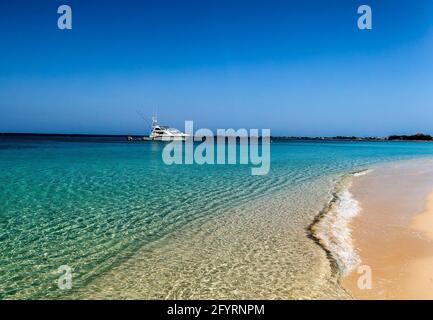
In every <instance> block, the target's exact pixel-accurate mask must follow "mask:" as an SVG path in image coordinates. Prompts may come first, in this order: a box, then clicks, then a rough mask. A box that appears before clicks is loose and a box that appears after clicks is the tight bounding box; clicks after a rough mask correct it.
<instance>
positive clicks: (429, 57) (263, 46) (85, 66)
mask: <svg viewBox="0 0 433 320" xmlns="http://www.w3.org/2000/svg"><path fill="white" fill-rule="evenodd" d="M61 4H68V5H70V6H71V7H72V18H73V22H72V23H73V29H72V30H59V29H58V28H57V19H58V17H59V15H58V14H57V7H58V6H59V5H61ZM361 4H368V5H370V6H371V8H372V11H373V29H372V30H362V31H361V30H359V29H358V28H357V19H358V16H359V15H358V13H357V8H358V6H359V5H361ZM155 108H157V110H158V117H159V120H160V121H161V122H162V123H164V124H168V125H171V126H175V127H178V128H179V129H182V128H183V121H184V120H194V121H195V126H196V127H206V128H210V129H213V130H214V129H216V128H230V127H233V128H241V127H242V128H271V133H272V134H273V135H277V134H278V135H337V134H344V135H352V134H353V135H387V134H393V133H398V134H400V133H401V134H404V133H415V132H426V133H433V1H431V0H416V1H409V0H408V1H398V0H393V1H392V0H380V1H373V0H362V1H352V0H341V1H332V0H331V1H329V0H327V1H324V0H322V1H312V0H303V1H289V0H286V1H270V0H266V1H265V0H248V1H247V0H244V1H236V0H231V1H228V0H227V1H226V0H198V1H193V0H178V1H168V0H143V1H138V0H137V1H132V0H123V1H100V0H86V1H84V0H82V1H78V0H62V1H56V0H35V1H8V2H6V1H1V2H0V132H47V133H107V134H145V133H148V132H147V130H148V128H147V125H146V123H145V122H144V121H142V120H141V119H140V117H139V115H138V114H137V110H139V111H140V112H141V113H143V114H145V115H148V116H151V115H152V112H153V109H155Z"/></svg>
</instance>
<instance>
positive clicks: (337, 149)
mask: <svg viewBox="0 0 433 320" xmlns="http://www.w3.org/2000/svg"><path fill="white" fill-rule="evenodd" d="M0 139H1V140H0V261H1V263H0V298H1V299H81V298H90V299H99V298H112V299H117V298H124V299H138V298H143V299H170V298H172V299H175V298H177V299H188V298H202V299H207V298H221V299H223V298H232V299H238V298H263V299H291V298H294V299H299V298H350V297H349V296H348V294H347V293H346V292H345V291H344V290H343V289H342V288H341V287H340V285H339V283H338V280H339V277H340V276H341V274H343V273H344V272H345V268H346V267H348V266H350V265H351V263H354V262H353V261H355V260H356V256H355V253H354V252H353V248H350V246H349V248H347V243H348V242H347V236H348V235H349V236H350V232H349V233H347V232H348V230H345V229H344V228H345V225H344V224H343V225H340V226H339V228H335V226H336V224H335V221H334V222H332V223H321V224H320V223H319V224H316V225H317V226H320V229H319V230H316V234H314V229H315V228H313V227H312V223H313V221H315V219H316V222H317V220H318V219H319V218H323V217H324V216H326V215H327V213H328V211H331V209H330V203H335V199H336V197H337V198H338V197H339V198H338V199H339V201H340V204H343V205H342V206H340V209H339V210H340V211H341V210H343V212H340V214H341V213H342V214H344V213H345V212H344V210H346V209H347V210H353V208H354V207H356V204H354V203H352V202H350V201H351V200H350V199H349V200H347V199H346V198H348V197H349V198H350V195H348V194H347V190H346V189H345V186H347V183H348V182H346V181H350V176H351V175H353V174H360V172H361V173H362V171H363V170H367V169H369V168H371V167H374V166H375V165H377V164H380V163H384V162H388V161H396V160H402V159H410V158H421V157H428V156H431V155H432V154H433V144H432V143H427V142H366V141H358V142H356V141H346V142H338V141H278V142H272V143H271V167H270V172H269V174H267V175H263V176H254V175H251V166H248V165H198V164H194V165H171V166H169V165H166V164H165V163H164V162H163V161H162V158H161V154H162V149H163V146H164V143H163V142H150V141H147V142H126V141H83V140H75V141H74V142H71V141H62V140H61V139H57V140H54V141H53V140H44V139H33V140H30V139H27V138H26V137H21V138H19V139H13V140H10V139H6V138H1V137H0ZM72 140H73V139H72ZM345 199H346V200H345ZM345 208H346V209H345ZM334 209H335V208H334ZM346 213H347V212H346ZM350 215H351V212H349V213H348V216H349V217H350ZM334 220H335V219H334ZM336 220H338V217H337V218H336ZM326 228H329V230H326ZM340 233H341V237H340ZM327 234H331V236H332V239H335V238H338V239H340V240H341V241H343V243H342V245H338V241H337V242H335V241H334V240H332V241H331V242H332V243H331V244H328V245H326V242H327V239H328V240H329V239H330V238H327ZM344 241H345V242H344ZM339 251H340V252H339ZM61 266H68V267H70V268H71V270H72V288H71V289H60V288H59V286H58V281H59V277H60V276H61V274H60V273H59V267H61Z"/></svg>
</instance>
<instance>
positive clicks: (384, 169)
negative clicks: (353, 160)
mask: <svg viewBox="0 0 433 320" xmlns="http://www.w3.org/2000/svg"><path fill="white" fill-rule="evenodd" d="M350 191H351V193H352V194H353V196H354V198H355V199H356V200H357V201H358V202H359V203H360V207H361V211H360V213H359V214H358V215H357V216H356V217H355V218H354V219H353V220H352V221H351V224H350V227H351V229H352V239H353V244H354V246H355V248H356V251H357V253H358V255H359V257H360V259H361V263H360V265H359V266H358V267H356V268H354V269H353V270H352V271H351V272H350V273H349V274H348V275H347V276H346V277H344V278H343V279H342V281H341V284H342V285H343V287H344V288H345V289H346V290H348V291H349V292H350V294H351V295H352V296H353V298H355V299H433V160H431V159H420V160H412V161H401V162H398V163H394V164H392V165H385V166H381V167H378V168H375V170H374V171H373V172H371V173H369V174H367V175H364V176H360V177H356V178H354V181H353V183H352V186H351V190H350ZM360 266H361V267H362V266H369V267H370V268H371V275H372V278H371V279H372V282H371V289H368V288H365V286H364V288H362V287H363V286H362V284H361V286H359V285H358V282H359V281H361V280H362V279H365V277H362V276H365V273H362V271H363V270H365V269H362V268H360ZM364 272H365V271H364ZM364 284H365V282H364ZM360 287H361V288H360Z"/></svg>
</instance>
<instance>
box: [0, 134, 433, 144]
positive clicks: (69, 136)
mask: <svg viewBox="0 0 433 320" xmlns="http://www.w3.org/2000/svg"><path fill="white" fill-rule="evenodd" d="M26 137H27V138H33V139H38V138H48V139H50V138H52V139H80V138H81V139H85V138H87V139H89V138H90V139H112V140H115V141H118V140H120V141H123V140H128V138H129V139H131V140H132V141H139V140H142V139H143V138H148V137H149V136H148V135H136V134H135V135H131V134H84V133H22V132H18V133H14V132H0V139H1V138H11V139H14V138H26ZM271 140H272V141H371V142H374V141H433V137H432V136H430V135H425V134H415V135H391V136H388V137H356V136H333V137H325V136H323V137H307V136H271Z"/></svg>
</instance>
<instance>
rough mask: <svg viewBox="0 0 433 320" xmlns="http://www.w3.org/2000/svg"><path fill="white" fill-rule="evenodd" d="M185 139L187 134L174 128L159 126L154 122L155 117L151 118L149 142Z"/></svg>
mask: <svg viewBox="0 0 433 320" xmlns="http://www.w3.org/2000/svg"><path fill="white" fill-rule="evenodd" d="M187 137H189V134H186V133H183V132H181V131H179V130H177V129H175V128H170V127H167V126H161V125H160V124H159V123H158V121H157V120H156V116H153V117H152V128H151V131H150V135H149V138H150V139H151V140H162V141H171V140H185V139H186V138H187Z"/></svg>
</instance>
